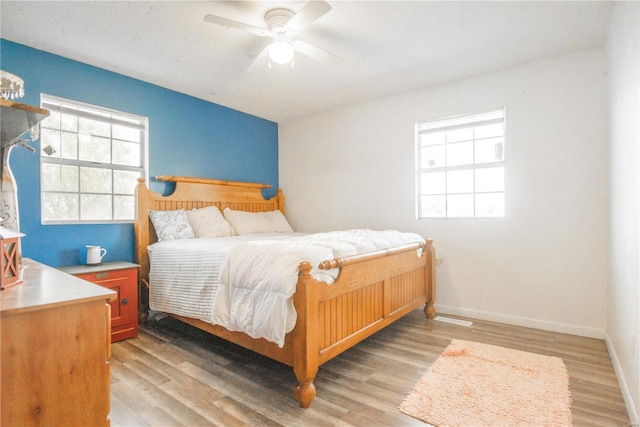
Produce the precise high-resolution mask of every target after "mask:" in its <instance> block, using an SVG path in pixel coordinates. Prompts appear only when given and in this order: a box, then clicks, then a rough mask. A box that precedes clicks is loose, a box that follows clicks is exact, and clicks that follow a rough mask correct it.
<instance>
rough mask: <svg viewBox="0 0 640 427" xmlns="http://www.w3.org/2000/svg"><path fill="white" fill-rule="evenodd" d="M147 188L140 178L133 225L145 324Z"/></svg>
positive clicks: (140, 305) (147, 274) (147, 283)
mask: <svg viewBox="0 0 640 427" xmlns="http://www.w3.org/2000/svg"><path fill="white" fill-rule="evenodd" d="M146 191H149V190H148V189H147V186H146V185H145V183H144V178H138V185H137V186H136V190H135V195H136V201H137V211H136V219H135V221H134V223H133V230H134V233H133V234H134V235H135V261H136V263H138V264H140V276H139V279H138V292H139V307H138V310H139V313H138V321H139V322H140V323H144V322H145V321H146V320H147V316H148V314H149V312H148V310H147V305H146V303H147V301H146V300H147V299H148V291H147V288H148V285H149V254H148V253H147V246H148V245H149V239H150V236H149V214H148V212H149V209H150V208H151V207H150V206H149V198H148V197H146V193H145V192H146Z"/></svg>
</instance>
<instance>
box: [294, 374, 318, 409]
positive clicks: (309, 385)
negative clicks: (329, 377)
mask: <svg viewBox="0 0 640 427" xmlns="http://www.w3.org/2000/svg"><path fill="white" fill-rule="evenodd" d="M315 397H316V386H314V385H313V378H312V379H311V380H309V381H300V380H298V386H297V387H296V398H297V399H298V402H300V407H301V408H305V409H306V408H308V407H309V406H311V401H312V400H313V399H314V398H315Z"/></svg>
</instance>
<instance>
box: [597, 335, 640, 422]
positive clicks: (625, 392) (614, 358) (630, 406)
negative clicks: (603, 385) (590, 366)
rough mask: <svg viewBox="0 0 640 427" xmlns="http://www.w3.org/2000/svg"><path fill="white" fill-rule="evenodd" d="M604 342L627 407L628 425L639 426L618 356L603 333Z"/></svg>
mask: <svg viewBox="0 0 640 427" xmlns="http://www.w3.org/2000/svg"><path fill="white" fill-rule="evenodd" d="M604 342H605V343H606V344H607V350H609V357H610V358H611V364H612V365H613V370H614V371H615V373H616V377H617V378H618V385H619V386H620V392H621V393H622V397H623V398H624V404H625V406H626V407H627V413H628V414H629V421H630V423H631V424H630V425H631V426H633V427H637V426H638V425H640V419H639V418H640V417H638V408H636V405H635V403H634V402H633V398H632V397H631V393H630V392H629V386H628V385H627V381H626V380H625V379H624V372H623V370H622V366H621V365H620V360H618V354H617V353H616V349H615V347H614V346H613V343H612V342H611V339H610V338H609V334H606V333H605V337H604Z"/></svg>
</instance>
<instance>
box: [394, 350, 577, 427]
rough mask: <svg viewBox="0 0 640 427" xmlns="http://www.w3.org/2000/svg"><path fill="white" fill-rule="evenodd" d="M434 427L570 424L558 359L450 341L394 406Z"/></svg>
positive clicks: (566, 382)
mask: <svg viewBox="0 0 640 427" xmlns="http://www.w3.org/2000/svg"><path fill="white" fill-rule="evenodd" d="M400 411H402V412H404V413H405V414H407V415H410V416H412V417H414V418H417V419H419V420H422V421H425V422H427V423H429V424H432V425H434V426H438V427H500V426H504V427H525V426H531V427H543V426H558V427H559V426H571V422H572V417H571V393H570V392H569V375H568V373H567V368H566V367H565V365H564V362H563V361H562V359H559V358H557V357H549V356H541V355H539V354H533V353H528V352H525V351H518V350H511V349H508V348H503V347H497V346H493V345H488V344H481V343H477V342H471V341H461V340H453V341H452V342H451V345H449V346H448V347H447V348H446V349H445V350H444V352H443V353H442V354H441V355H440V356H439V357H438V359H436V361H435V362H434V363H433V365H431V368H429V370H428V371H427V372H426V373H425V374H424V375H423V377H422V378H421V379H420V380H419V381H418V383H417V384H416V385H415V387H414V388H413V390H411V392H410V393H409V395H408V396H407V398H406V399H405V400H404V401H403V402H402V404H401V405H400Z"/></svg>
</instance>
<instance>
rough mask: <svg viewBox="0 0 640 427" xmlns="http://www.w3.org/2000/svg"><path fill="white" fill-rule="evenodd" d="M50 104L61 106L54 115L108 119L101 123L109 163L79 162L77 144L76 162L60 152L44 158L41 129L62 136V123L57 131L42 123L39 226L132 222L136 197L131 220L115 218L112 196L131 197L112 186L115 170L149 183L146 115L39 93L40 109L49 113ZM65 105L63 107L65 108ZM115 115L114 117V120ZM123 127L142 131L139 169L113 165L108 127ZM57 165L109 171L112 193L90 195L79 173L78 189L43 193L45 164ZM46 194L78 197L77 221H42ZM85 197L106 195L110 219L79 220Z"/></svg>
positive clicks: (134, 214) (112, 137)
mask: <svg viewBox="0 0 640 427" xmlns="http://www.w3.org/2000/svg"><path fill="white" fill-rule="evenodd" d="M52 104H62V106H60V108H58V109H55V110H54V111H56V112H64V111H65V110H66V111H67V112H71V113H72V114H73V115H74V116H75V117H77V118H81V117H84V118H89V119H91V118H96V117H103V118H104V117H109V119H108V120H102V121H103V122H105V123H109V124H110V136H109V137H108V139H109V150H110V162H109V163H107V162H100V161H94V160H80V159H79V157H80V156H79V154H78V153H79V151H80V145H78V147H77V148H76V149H77V152H76V154H78V155H77V156H76V159H69V158H63V157H62V153H60V154H59V155H58V156H55V153H54V154H53V155H51V156H46V153H43V148H42V147H43V142H44V141H43V136H42V135H43V133H42V130H43V129H50V130H53V131H59V132H60V134H61V135H62V132H63V130H62V124H60V125H59V126H58V128H57V129H56V128H51V127H47V126H46V121H43V122H42V123H41V133H40V150H39V156H40V223H41V224H42V225H57V224H131V223H134V222H135V216H136V212H135V194H134V195H133V197H134V208H133V212H132V214H133V217H132V218H131V219H115V218H114V217H115V213H116V212H115V210H116V203H115V200H114V197H116V196H129V195H130V194H119V193H116V192H114V185H115V182H114V180H115V177H114V171H123V172H138V173H140V177H142V178H144V179H145V180H146V181H147V182H148V181H149V167H148V164H149V118H148V117H145V116H140V115H137V114H132V113H128V112H124V111H119V110H115V109H112V108H107V107H102V106H99V105H94V104H88V103H85V102H81V101H76V100H73V99H68V98H62V97H59V96H55V95H49V94H46V93H41V94H40V105H41V107H42V108H47V109H49V110H51V108H50V107H51V105H52ZM64 105H66V108H65V106H64ZM74 109H78V110H77V111H76V112H75V113H74ZM80 110H84V111H82V112H81V111H80ZM114 116H115V117H114ZM118 123H121V124H126V125H129V126H130V125H131V124H132V123H133V124H134V126H131V127H139V128H140V130H141V132H142V134H143V135H142V137H141V138H140V143H139V144H140V162H141V165H140V166H131V165H121V164H115V163H113V155H114V148H113V141H114V140H118V138H114V135H113V130H112V128H111V126H112V125H113V124H116V125H117V124H118ZM77 133H78V135H80V132H79V130H78V132H77ZM122 141H123V142H127V141H125V140H122ZM60 144H62V141H60ZM78 144H80V142H79V141H78ZM59 148H60V150H62V148H61V147H59ZM47 164H49V165H56V166H60V167H63V166H72V167H77V168H78V172H80V170H81V168H91V169H98V170H109V171H110V172H111V180H112V182H111V185H110V187H111V190H110V192H108V193H98V192H89V191H83V189H82V185H81V180H82V177H81V174H80V173H78V177H77V179H78V183H77V189H76V190H75V191H45V190H44V186H43V180H44V179H45V171H44V168H45V165H47ZM46 193H68V194H77V196H78V217H77V219H55V220H51V219H49V220H45V218H44V207H45V200H44V198H45V194H46ZM83 194H85V195H87V194H97V195H107V196H110V197H111V198H112V202H111V214H110V219H81V214H82V211H81V209H82V195H83Z"/></svg>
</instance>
